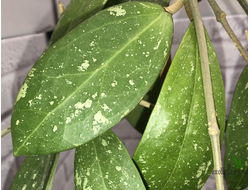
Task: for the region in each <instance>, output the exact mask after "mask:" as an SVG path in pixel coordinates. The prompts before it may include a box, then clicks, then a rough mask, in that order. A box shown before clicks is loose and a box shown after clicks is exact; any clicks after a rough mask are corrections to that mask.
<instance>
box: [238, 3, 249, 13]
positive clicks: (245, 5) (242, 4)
mask: <svg viewBox="0 0 250 190" xmlns="http://www.w3.org/2000/svg"><path fill="white" fill-rule="evenodd" d="M237 1H238V2H239V4H240V6H241V7H242V8H243V10H244V11H245V13H246V14H247V15H248V2H247V1H246V0H237Z"/></svg>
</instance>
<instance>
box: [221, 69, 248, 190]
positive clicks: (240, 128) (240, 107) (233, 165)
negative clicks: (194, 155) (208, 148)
mask: <svg viewBox="0 0 250 190" xmlns="http://www.w3.org/2000/svg"><path fill="white" fill-rule="evenodd" d="M225 143H226V151H225V159H224V173H225V179H226V182H227V186H228V189H229V190H236V189H244V188H246V187H247V186H248V66H246V67H245V69H244V70H243V72H242V74H241V76H240V79H239V81H238V84H237V87H236V89H235V93H234V97H233V101H232V105H231V110H230V114H229V117H228V122H227V129H226V139H225Z"/></svg>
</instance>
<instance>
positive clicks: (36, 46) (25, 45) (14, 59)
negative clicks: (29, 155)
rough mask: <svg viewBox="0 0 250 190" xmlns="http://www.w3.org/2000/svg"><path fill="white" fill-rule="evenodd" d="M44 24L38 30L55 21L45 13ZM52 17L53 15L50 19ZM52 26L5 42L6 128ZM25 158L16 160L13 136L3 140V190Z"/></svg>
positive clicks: (4, 120)
mask: <svg viewBox="0 0 250 190" xmlns="http://www.w3.org/2000/svg"><path fill="white" fill-rule="evenodd" d="M44 15H45V17H44V19H42V23H38V24H37V28H38V30H40V27H39V26H40V25H44V23H45V22H46V21H47V20H48V19H51V18H50V17H51V14H50V15H49V14H44ZM48 15H49V16H48ZM50 28H51V26H48V27H46V28H44V29H42V30H41V33H38V34H33V35H28V36H21V37H15V38H9V39H2V41H1V45H2V50H1V53H2V60H1V61H2V65H1V68H2V73H1V78H2V84H1V85H2V90H1V93H2V97H1V102H2V104H1V108H2V111H1V120H2V123H1V125H2V129H4V128H7V127H9V126H10V119H11V114H12V110H13V105H14V103H15V100H16V97H17V94H18V92H19V89H20V88H21V85H22V83H23V81H24V79H25V78H26V76H27V74H28V72H29V70H30V69H31V68H32V66H33V65H34V64H35V62H36V61H37V59H38V58H39V57H40V56H41V54H42V53H43V52H44V50H45V48H46V46H47V43H48V38H49V37H50V35H51V32H48V33H47V34H46V33H43V32H44V31H47V30H48V29H50ZM24 159H25V156H20V157H14V156H13V147H12V139H11V135H10V134H8V135H6V136H5V137H3V139H2V156H1V164H2V169H1V170H2V171H1V172H2V190H8V189H9V188H10V186H11V184H12V181H13V179H14V177H15V175H16V172H17V170H18V168H19V167H20V166H21V163H22V162H23V160H24Z"/></svg>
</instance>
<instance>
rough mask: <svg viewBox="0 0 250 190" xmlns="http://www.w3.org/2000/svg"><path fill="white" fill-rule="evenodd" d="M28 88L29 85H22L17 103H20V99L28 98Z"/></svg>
mask: <svg viewBox="0 0 250 190" xmlns="http://www.w3.org/2000/svg"><path fill="white" fill-rule="evenodd" d="M27 88H28V85H27V84H26V83H24V84H23V85H22V87H21V89H20V91H19V93H18V95H17V98H16V102H18V100H20V98H24V97H25V96H26V92H27Z"/></svg>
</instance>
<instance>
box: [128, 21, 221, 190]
mask: <svg viewBox="0 0 250 190" xmlns="http://www.w3.org/2000/svg"><path fill="white" fill-rule="evenodd" d="M206 38H207V46H208V55H209V62H210V70H211V74H212V76H211V77H212V83H213V92H214V94H217V95H216V96H215V97H214V98H215V104H216V111H217V119H218V121H219V124H220V126H224V124H225V97H224V86H223V81H222V76H221V72H220V66H219V63H218V60H217V57H216V54H215V52H214V49H213V46H212V44H211V42H210V40H209V37H208V35H207V34H206ZM221 131H222V133H223V132H224V128H223V127H221ZM133 159H134V161H135V163H136V165H137V167H138V168H139V170H140V172H141V173H142V175H143V178H144V180H145V181H146V183H147V187H148V188H149V189H161V190H165V189H201V187H202V186H203V185H204V183H205V182H206V180H207V178H208V177H209V175H210V174H211V171H212V169H213V157H212V148H211V142H210V138H209V135H208V129H207V114H206V105H205V98H204V92H203V82H202V74H201V66H200V58H199V51H198V44H197V38H196V34H195V28H194V25H193V22H192V23H191V24H190V26H189V28H188V30H187V32H186V34H185V35H184V37H183V39H182V42H181V44H180V46H179V48H178V50H177V53H176V55H175V57H174V59H173V62H172V64H171V66H170V69H169V71H168V74H167V76H166V79H165V81H164V84H163V87H162V90H161V92H160V95H159V98H158V100H157V103H156V105H155V108H154V110H153V112H152V114H151V116H150V119H149V122H148V125H147V127H146V130H145V132H144V134H143V137H142V140H141V142H140V144H139V146H138V148H137V150H136V152H135V155H134V158H133Z"/></svg>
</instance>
